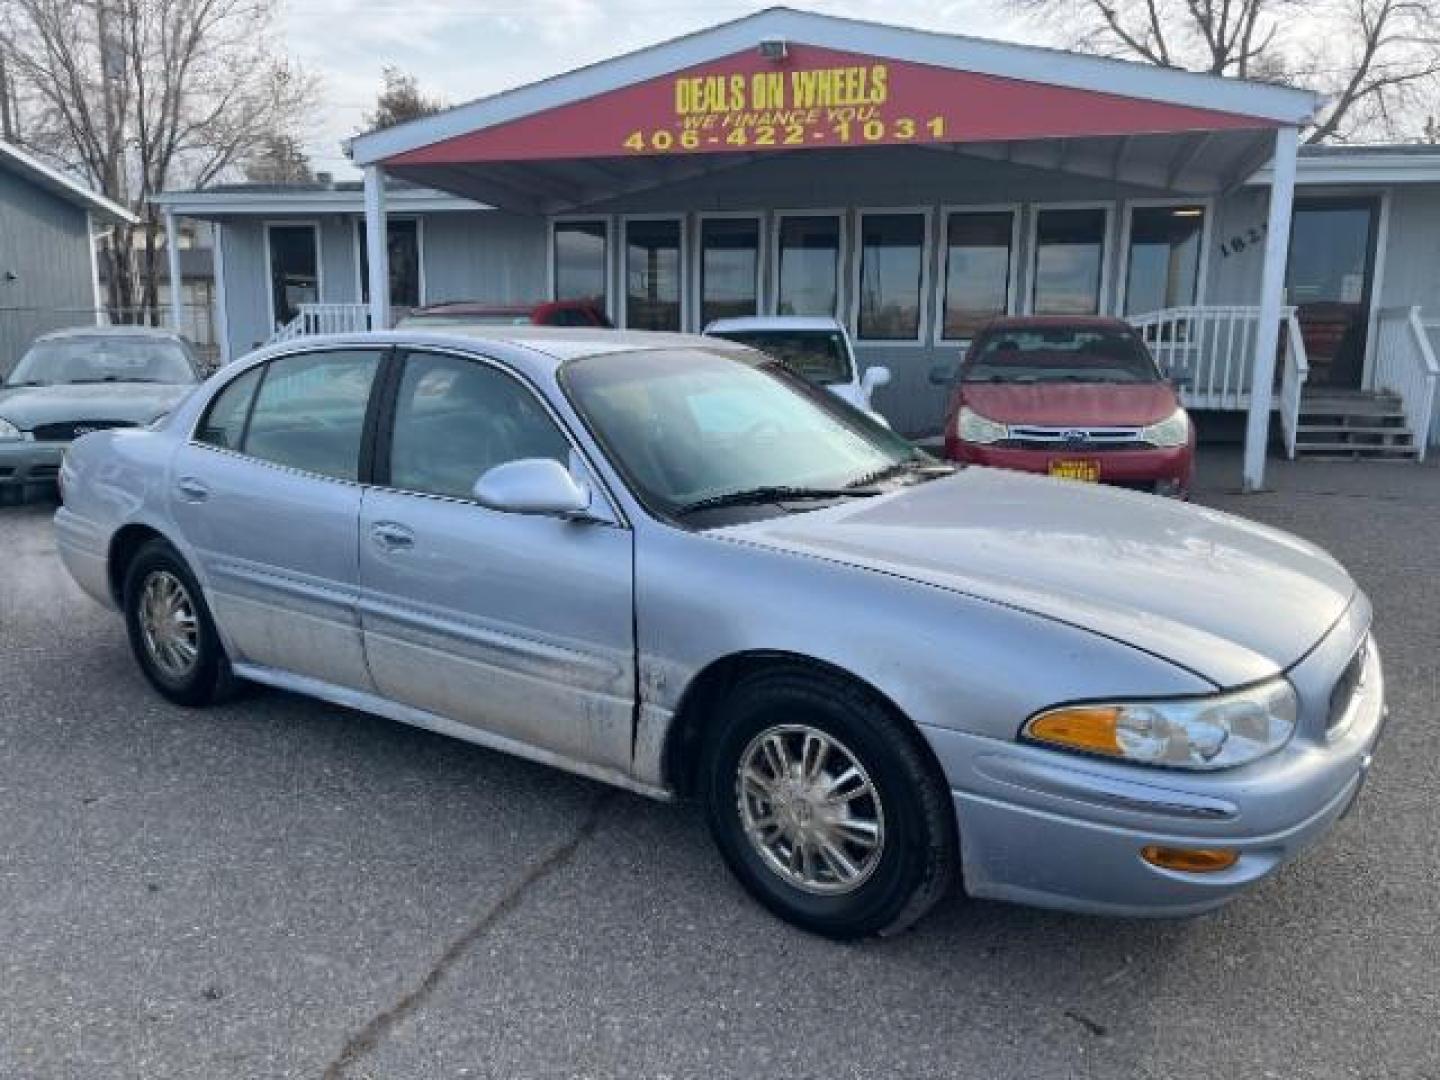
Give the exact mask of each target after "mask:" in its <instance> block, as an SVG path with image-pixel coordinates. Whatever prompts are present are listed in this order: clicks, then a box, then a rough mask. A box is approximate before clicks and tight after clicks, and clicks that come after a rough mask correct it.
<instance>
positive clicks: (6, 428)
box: [0, 416, 25, 442]
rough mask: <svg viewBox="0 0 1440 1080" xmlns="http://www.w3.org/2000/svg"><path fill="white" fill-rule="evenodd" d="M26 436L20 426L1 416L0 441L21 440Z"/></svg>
mask: <svg viewBox="0 0 1440 1080" xmlns="http://www.w3.org/2000/svg"><path fill="white" fill-rule="evenodd" d="M24 437H25V436H24V435H23V434H21V431H20V429H19V428H17V427H16V426H15V425H14V424H12V423H11V422H10V421H9V420H6V419H5V418H4V417H3V416H0V442H19V441H20V440H21V439H23V438H24Z"/></svg>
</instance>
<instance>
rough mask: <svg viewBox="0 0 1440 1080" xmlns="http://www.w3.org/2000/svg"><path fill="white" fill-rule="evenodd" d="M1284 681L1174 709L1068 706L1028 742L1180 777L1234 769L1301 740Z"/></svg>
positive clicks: (1029, 727) (1043, 716)
mask: <svg viewBox="0 0 1440 1080" xmlns="http://www.w3.org/2000/svg"><path fill="white" fill-rule="evenodd" d="M1296 708H1297V706H1296V700H1295V690H1294V688H1293V687H1291V685H1290V683H1289V681H1288V680H1286V679H1284V678H1275V679H1271V680H1270V681H1269V682H1264V683H1260V684H1258V685H1256V686H1252V687H1249V688H1247V689H1244V690H1235V691H1231V692H1229V693H1224V694H1215V695H1212V696H1209V697H1199V698H1183V699H1176V700H1172V701H1135V702H1115V703H1110V704H1107V703H1101V704H1087V705H1066V706H1062V707H1060V708H1055V709H1047V710H1045V711H1044V712H1041V713H1037V714H1036V715H1034V716H1032V717H1031V718H1030V719H1029V720H1028V721H1026V723H1025V726H1024V728H1022V729H1021V735H1022V737H1024V738H1025V739H1028V740H1030V741H1031V742H1037V743H1043V744H1044V745H1046V746H1054V747H1059V748H1061V749H1065V750H1078V751H1081V752H1083V753H1088V754H1100V755H1103V756H1105V757H1112V758H1119V759H1121V760H1124V761H1131V762H1135V763H1136V764H1140V765H1160V766H1165V767H1168V768H1172V769H1202V770H1203V769H1228V768H1231V767H1232V766H1235V765H1244V764H1246V763H1247V762H1251V761H1254V760H1256V759H1257V758H1261V757H1264V756H1265V755H1266V754H1269V753H1271V752H1272V751H1275V750H1278V749H1279V748H1280V747H1281V746H1284V745H1285V743H1286V742H1287V741H1288V740H1289V738H1290V736H1291V735H1292V734H1294V732H1295V716H1296Z"/></svg>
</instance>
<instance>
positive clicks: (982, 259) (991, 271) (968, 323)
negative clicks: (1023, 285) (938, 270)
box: [941, 210, 1015, 341]
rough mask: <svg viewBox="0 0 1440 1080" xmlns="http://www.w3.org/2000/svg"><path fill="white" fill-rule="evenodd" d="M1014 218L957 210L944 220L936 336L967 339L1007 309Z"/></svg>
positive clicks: (1003, 213)
mask: <svg viewBox="0 0 1440 1080" xmlns="http://www.w3.org/2000/svg"><path fill="white" fill-rule="evenodd" d="M1014 235H1015V215H1014V213H1013V212H1011V211H1009V210H997V211H956V212H955V213H952V214H948V215H947V216H946V219H945V307H944V313H943V322H942V324H941V336H942V337H943V338H945V340H947V341H955V340H969V339H970V338H973V337H974V336H975V332H976V331H977V330H979V329H980V328H981V327H982V326H984V325H985V324H986V323H987V322H989V321H990V320H991V319H993V318H995V317H997V316H999V315H1004V314H1006V313H1007V312H1008V311H1009V310H1010V263H1011V259H1012V258H1013V257H1014V252H1013V251H1012V250H1011V248H1012V241H1013V238H1014Z"/></svg>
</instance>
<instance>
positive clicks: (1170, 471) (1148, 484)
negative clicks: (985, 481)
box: [945, 435, 1195, 495]
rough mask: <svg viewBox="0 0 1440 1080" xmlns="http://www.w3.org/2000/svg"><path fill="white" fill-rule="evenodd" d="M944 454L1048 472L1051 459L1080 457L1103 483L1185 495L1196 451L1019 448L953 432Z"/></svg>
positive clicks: (1000, 466)
mask: <svg viewBox="0 0 1440 1080" xmlns="http://www.w3.org/2000/svg"><path fill="white" fill-rule="evenodd" d="M945 456H946V457H948V458H950V460H952V461H959V462H962V463H964V464H967V465H989V466H991V467H993V468H997V469H1014V470H1016V471H1018V472H1030V473H1047V472H1049V471H1050V465H1051V463H1052V462H1057V461H1074V460H1076V459H1083V460H1086V461H1094V462H1096V463H1097V464H1098V465H1099V468H1100V482H1101V483H1102V484H1120V485H1124V486H1125V487H1138V488H1144V489H1147V490H1154V491H1157V492H1159V493H1161V494H1171V495H1185V494H1187V493H1188V492H1189V490H1190V478H1191V474H1192V472H1193V471H1194V462H1195V451H1194V448H1193V447H1190V446H1176V447H1155V448H1153V449H1148V450H1096V449H1093V448H1089V449H1078V450H1068V451H1067V450H1065V449H1064V448H1063V447H1056V448H1055V449H1053V450H1020V449H1016V448H1014V447H1005V446H981V445H977V444H975V443H967V442H961V441H960V440H959V439H956V438H955V437H954V436H953V435H952V436H951V437H950V438H949V439H948V440H947V441H946V444H945Z"/></svg>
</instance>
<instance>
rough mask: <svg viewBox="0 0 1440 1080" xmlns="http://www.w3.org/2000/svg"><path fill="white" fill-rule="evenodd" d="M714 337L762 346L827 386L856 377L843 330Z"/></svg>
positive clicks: (797, 371)
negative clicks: (852, 369) (852, 372)
mask: <svg viewBox="0 0 1440 1080" xmlns="http://www.w3.org/2000/svg"><path fill="white" fill-rule="evenodd" d="M714 336H715V337H722V338H725V339H726V340H728V341H738V342H739V343H740V344H742V345H749V346H750V347H751V348H753V349H759V350H760V351H761V352H763V353H765V354H766V355H767V356H769V357H771V358H772V359H775V360H778V361H780V363H782V364H784V365H785V366H786V367H787V368H789V369H790V370H791V371H793V372H794V373H795V374H796V375H799V376H800V377H801V378H803V379H809V380H810V381H811V382H816V383H820V384H822V385H824V384H828V383H842V382H849V381H850V380H851V379H852V378H853V375H852V374H851V371H850V357H849V354H848V352H847V351H846V348H845V336H844V335H843V334H841V333H840V331H839V330H720V331H717V332H716V333H715V334H714Z"/></svg>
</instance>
